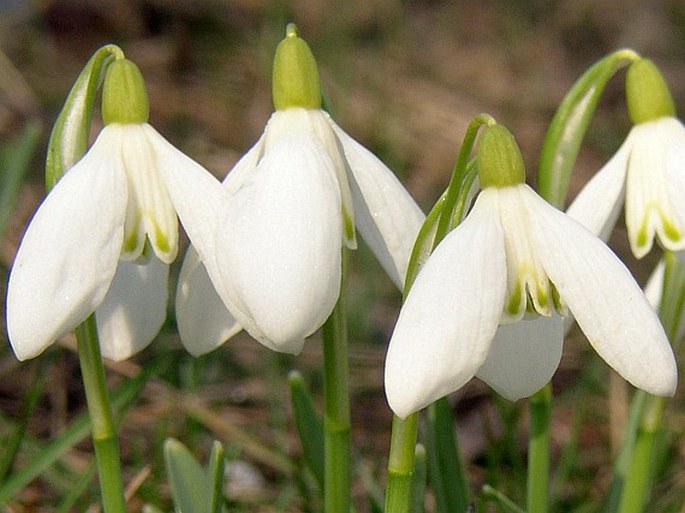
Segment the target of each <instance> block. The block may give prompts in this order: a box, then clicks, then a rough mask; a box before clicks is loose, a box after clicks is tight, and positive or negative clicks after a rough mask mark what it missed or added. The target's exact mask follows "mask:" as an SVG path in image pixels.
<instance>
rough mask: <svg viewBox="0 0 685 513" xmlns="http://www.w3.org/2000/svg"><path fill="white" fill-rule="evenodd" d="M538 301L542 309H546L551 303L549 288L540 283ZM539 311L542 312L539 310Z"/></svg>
mask: <svg viewBox="0 0 685 513" xmlns="http://www.w3.org/2000/svg"><path fill="white" fill-rule="evenodd" d="M536 299H537V303H538V306H539V307H540V309H542V310H546V309H547V306H548V305H549V297H548V296H547V290H546V289H545V288H543V287H541V286H540V285H538V293H537V298H536ZM538 313H540V314H541V313H542V312H540V311H538Z"/></svg>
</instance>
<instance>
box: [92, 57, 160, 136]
mask: <svg viewBox="0 0 685 513" xmlns="http://www.w3.org/2000/svg"><path fill="white" fill-rule="evenodd" d="M149 115H150V103H149V101H148V97H147V89H146V88H145V81H144V80H143V75H142V74H141V73H140V70H139V69H138V66H136V65H135V64H134V63H133V62H132V61H130V60H128V59H117V60H115V61H114V62H112V63H111V64H110V65H109V67H108V68H107V74H106V75H105V82H104V85H103V86H102V120H103V121H104V122H105V124H106V125H109V124H110V123H146V122H147V120H148V117H149Z"/></svg>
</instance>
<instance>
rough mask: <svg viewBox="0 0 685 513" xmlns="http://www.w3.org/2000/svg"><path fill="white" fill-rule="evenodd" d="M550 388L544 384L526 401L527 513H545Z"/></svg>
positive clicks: (550, 406)
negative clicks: (527, 429) (527, 416)
mask: <svg viewBox="0 0 685 513" xmlns="http://www.w3.org/2000/svg"><path fill="white" fill-rule="evenodd" d="M551 412H552V387H551V385H550V384H549V383H548V384H547V385H545V386H544V387H543V388H542V389H541V390H539V391H538V392H536V393H535V394H534V395H533V396H532V397H531V398H530V440H529V442H528V513H546V512H547V509H548V501H549V500H548V496H549V468H550V461H549V448H550V419H551Z"/></svg>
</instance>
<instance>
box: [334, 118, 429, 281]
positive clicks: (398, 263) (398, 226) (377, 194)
mask: <svg viewBox="0 0 685 513" xmlns="http://www.w3.org/2000/svg"><path fill="white" fill-rule="evenodd" d="M330 123H331V125H332V126H333V129H334V130H335V133H336V135H337V136H338V138H339V139H340V142H341V143H342V145H343V149H344V150H345V157H346V158H347V162H348V164H349V166H350V170H351V171H352V176H350V177H349V183H350V189H351V191H352V199H353V201H354V213H355V220H356V224H357V228H359V232H360V233H361V235H362V237H364V240H365V241H366V243H367V244H368V245H369V246H370V247H371V250H372V251H373V252H374V254H375V255H376V258H378V260H379V262H380V263H381V265H382V266H383V269H385V272H386V273H388V276H390V279H392V281H393V282H394V283H395V285H397V287H398V288H399V289H400V290H402V288H403V287H404V278H405V275H406V274H407V264H408V263H409V257H410V255H411V251H412V248H413V247H414V242H415V240H416V236H417V234H418V232H419V229H420V228H421V225H422V224H423V221H424V220H425V218H426V216H425V215H424V213H423V212H422V211H421V209H420V208H419V206H418V205H417V204H416V202H415V201H414V200H413V198H412V197H411V196H410V195H409V193H408V192H407V190H406V189H405V188H404V187H403V186H402V184H401V183H400V181H399V180H398V179H397V177H396V176H395V174H394V173H393V172H392V171H390V169H388V168H387V167H386V166H385V164H383V163H382V162H381V161H380V160H379V159H378V158H377V157H376V156H375V155H374V154H373V153H371V152H370V151H369V150H367V149H366V148H364V147H363V146H362V145H361V144H359V143H358V142H357V141H355V140H354V139H352V138H351V137H350V136H349V135H347V134H346V133H345V132H344V131H343V130H342V129H341V128H340V127H339V126H338V125H336V124H335V122H333V120H330Z"/></svg>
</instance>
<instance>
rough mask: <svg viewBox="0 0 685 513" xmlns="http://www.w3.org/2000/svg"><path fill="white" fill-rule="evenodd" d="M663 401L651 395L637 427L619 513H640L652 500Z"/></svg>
mask: <svg viewBox="0 0 685 513" xmlns="http://www.w3.org/2000/svg"><path fill="white" fill-rule="evenodd" d="M664 402H665V401H664V398H663V397H656V396H653V395H648V396H647V397H646V404H645V406H644V410H643V416H642V419H641V422H640V425H639V427H638V431H637V437H636V439H635V445H634V446H633V458H632V460H631V463H630V469H629V471H628V476H627V478H626V481H625V483H624V485H623V490H622V494H621V501H620V503H619V507H618V511H619V513H641V512H642V511H643V508H644V506H645V503H646V501H647V498H648V497H649V489H650V482H651V478H652V470H653V467H654V449H655V447H656V445H655V441H656V437H657V433H658V431H659V426H660V425H661V417H662V414H663V411H664Z"/></svg>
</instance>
